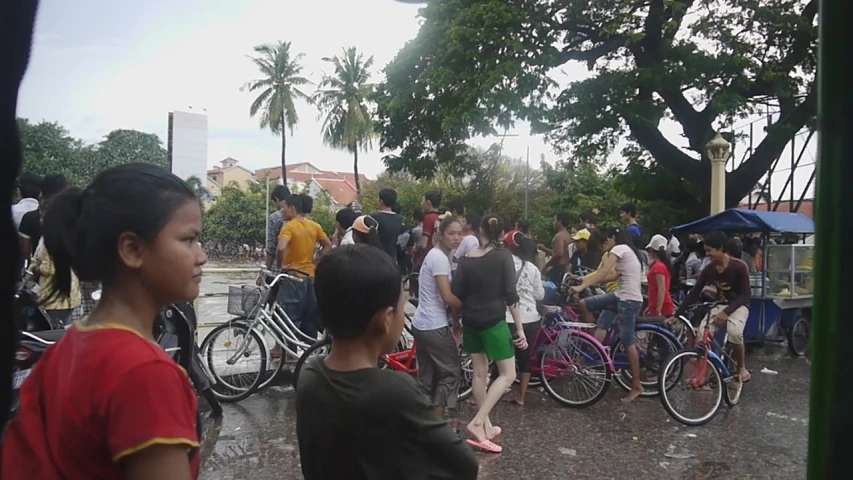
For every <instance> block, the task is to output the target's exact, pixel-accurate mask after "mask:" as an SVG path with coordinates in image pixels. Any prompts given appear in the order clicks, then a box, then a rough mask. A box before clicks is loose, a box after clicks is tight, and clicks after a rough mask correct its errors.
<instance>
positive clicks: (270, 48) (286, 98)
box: [241, 41, 311, 183]
mask: <svg viewBox="0 0 853 480" xmlns="http://www.w3.org/2000/svg"><path fill="white" fill-rule="evenodd" d="M255 54H256V56H254V57H249V58H251V59H252V62H254V64H255V65H256V66H257V67H258V70H260V72H261V75H262V77H261V78H259V79H257V80H252V81H250V82H248V83H246V84H245V85H243V87H242V88H241V90H248V91H250V92H258V96H257V97H255V100H254V101H253V102H252V105H251V106H250V107H249V115H251V116H252V117H254V116H256V115H259V116H260V124H261V128H269V129H270V131H271V132H272V133H273V134H275V135H281V178H282V181H284V182H285V183H287V135H286V134H285V133H286V131H287V130H290V134H291V135H293V128H294V127H295V126H296V124H297V123H299V115H298V114H297V112H296V105H295V103H294V100H295V99H297V98H301V99H304V100H310V98H309V96H308V95H307V94H305V93H304V92H303V91H302V90H300V89H299V87H302V86H305V85H308V84H310V83H311V82H310V81H309V80H308V79H306V78H305V77H303V76H302V65H301V64H300V62H301V61H302V58H303V57H304V56H305V55H304V54H302V53H298V54H296V55H294V54H293V53H292V52H291V51H290V42H281V41H280V42H278V43H276V44H264V45H258V46H256V47H255Z"/></svg>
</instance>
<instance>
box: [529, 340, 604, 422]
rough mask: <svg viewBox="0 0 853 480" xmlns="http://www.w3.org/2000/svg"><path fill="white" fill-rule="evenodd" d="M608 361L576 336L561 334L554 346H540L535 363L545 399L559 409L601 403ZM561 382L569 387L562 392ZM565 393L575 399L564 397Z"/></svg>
mask: <svg viewBox="0 0 853 480" xmlns="http://www.w3.org/2000/svg"><path fill="white" fill-rule="evenodd" d="M609 359H610V357H609V356H608V355H607V352H606V351H605V350H604V348H603V347H602V346H601V344H599V343H597V342H595V341H594V340H592V339H590V338H588V337H586V336H584V335H581V334H580V332H577V331H573V330H565V331H564V332H563V333H561V334H560V335H559V337H558V338H557V340H556V342H551V343H548V344H546V345H543V352H542V356H541V357H540V360H539V367H540V370H541V372H542V373H541V377H542V385H543V386H544V387H545V391H546V392H547V393H548V396H550V397H551V398H553V399H554V400H556V401H557V403H559V404H561V405H563V406H566V407H573V408H583V407H588V406H590V405H593V404H594V403H596V402H598V401H599V400H601V398H602V397H604V394H605V393H607V389H608V388H610V377H611V374H612V372H611V371H610V365H609V364H608V361H609ZM563 381H565V382H566V383H567V384H569V387H568V388H566V389H565V390H564V389H562V388H560V386H561V383H563ZM575 385H578V388H574V386H575ZM568 390H573V391H575V392H577V395H576V396H575V395H573V394H567V392H568ZM564 392H565V393H564ZM570 395H571V396H570Z"/></svg>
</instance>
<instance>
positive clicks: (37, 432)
mask: <svg viewBox="0 0 853 480" xmlns="http://www.w3.org/2000/svg"><path fill="white" fill-rule="evenodd" d="M201 218H202V217H201V208H200V206H199V203H198V200H197V199H196V196H195V194H194V193H193V191H192V189H190V187H189V186H187V184H186V183H185V182H184V181H183V180H181V179H180V178H178V177H176V176H175V175H172V174H171V173H169V172H168V171H166V170H164V169H162V168H160V167H157V166H154V165H150V164H126V165H121V166H118V167H114V168H111V169H108V170H105V171H103V172H101V173H100V174H99V175H98V176H97V177H96V178H95V180H94V181H93V182H92V184H91V185H89V186H88V187H87V188H85V189H83V190H67V191H65V192H63V193H60V194H58V195H57V196H55V197H54V198H52V199H51V205H50V207H49V208H48V211H47V213H46V215H45V218H44V223H43V226H42V232H43V238H44V245H45V248H46V249H47V252H48V253H49V254H50V257H51V259H52V261H53V267H54V274H53V277H52V279H51V287H52V290H53V291H54V292H55V294H56V295H60V296H66V297H67V296H68V295H69V294H70V293H71V290H72V284H73V280H72V275H73V274H76V276H77V277H79V279H80V280H81V281H86V282H100V283H101V284H102V286H103V287H102V288H103V293H102V295H101V299H100V301H99V302H98V305H97V307H95V309H94V310H93V311H92V313H91V315H89V316H88V317H86V318H84V319H82V320H80V321H78V322H77V323H75V324H73V325H72V326H71V327H70V328H68V330H67V331H66V332H65V335H64V336H63V338H62V339H61V340H60V341H58V342H57V343H56V344H54V345H53V346H51V347H50V348H49V349H48V350H47V351H46V352H45V354H44V356H43V357H42V358H41V359H40V360H39V362H38V364H37V365H36V367H35V368H34V369H33V371H32V373H31V374H30V376H29V377H28V378H27V381H26V382H24V384H23V387H22V389H21V405H20V410H19V413H18V415H17V416H16V417H15V418H14V419H13V420H12V422H11V423H10V424H9V426H8V428H7V430H6V432H5V433H4V438H3V449H2V460H0V478H3V479H4V480H31V479H35V478H102V479H123V478H169V479H173V480H191V479H194V478H196V477H197V476H198V459H199V455H197V450H198V446H199V444H198V438H197V434H196V411H197V403H196V402H197V401H196V396H195V393H194V392H193V389H192V387H191V386H190V383H189V380H188V379H187V375H186V372H184V371H183V370H181V368H180V367H179V366H178V365H177V364H176V363H175V362H174V361H173V360H172V359H171V358H170V357H169V356H167V355H166V353H165V352H164V351H163V350H162V349H160V348H159V347H157V345H156V344H155V343H154V338H153V328H154V320H155V318H156V317H157V314H158V312H159V311H160V309H162V308H163V307H164V306H166V305H169V304H172V303H183V302H191V301H192V300H193V299H194V298H195V297H197V296H198V291H199V283H200V282H201V274H202V271H201V267H202V265H204V264H205V262H206V261H207V257H206V256H205V254H204V252H203V251H202V249H201V245H200V244H199V236H200V235H201ZM83 439H84V440H83ZM81 440H83V441H81ZM22 458H31V459H34V461H31V462H22V461H21V459H22Z"/></svg>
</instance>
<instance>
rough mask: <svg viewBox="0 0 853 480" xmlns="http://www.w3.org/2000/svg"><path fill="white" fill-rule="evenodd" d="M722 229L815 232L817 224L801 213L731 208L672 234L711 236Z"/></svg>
mask: <svg viewBox="0 0 853 480" xmlns="http://www.w3.org/2000/svg"><path fill="white" fill-rule="evenodd" d="M714 230H722V231H725V232H733V233H752V232H762V233H804V234H805V233H814V222H812V219H811V218H809V217H807V216H805V215H803V214H801V213H788V212H764V211H761V210H746V209H743V208H732V209H729V210H726V211H725V212H721V213H718V214H716V215H711V216H710V217H705V218H703V219H701V220H696V221H695V222H690V223H685V224H684V225H679V226H677V227H675V228H673V229H672V232H673V233H708V232H711V231H714Z"/></svg>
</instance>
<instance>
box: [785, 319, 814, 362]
mask: <svg viewBox="0 0 853 480" xmlns="http://www.w3.org/2000/svg"><path fill="white" fill-rule="evenodd" d="M810 327H811V325H809V321H808V320H806V318H805V317H799V318H797V321H796V322H794V324H793V325H791V328H789V329H788V331H787V334H788V351H789V352H791V355H793V356H795V357H802V356H805V355H806V354H807V353H808V352H809V331H810V330H811V328H810Z"/></svg>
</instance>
